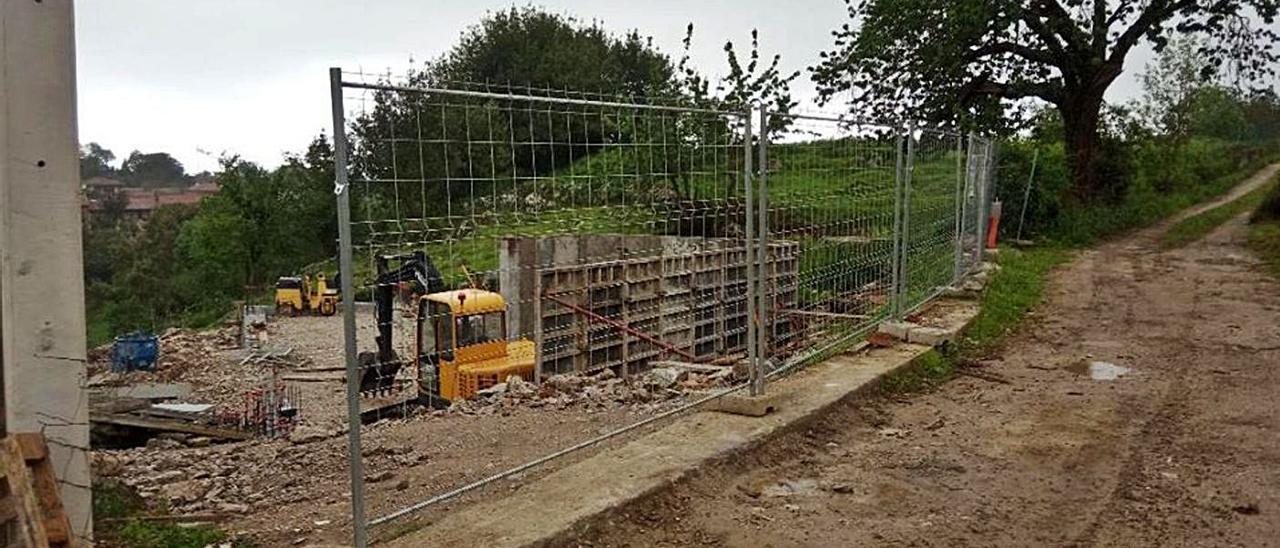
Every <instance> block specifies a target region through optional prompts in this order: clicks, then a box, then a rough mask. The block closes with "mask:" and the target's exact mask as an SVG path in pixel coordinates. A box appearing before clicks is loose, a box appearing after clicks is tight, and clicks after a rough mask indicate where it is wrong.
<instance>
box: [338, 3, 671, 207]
mask: <svg viewBox="0 0 1280 548" xmlns="http://www.w3.org/2000/svg"><path fill="white" fill-rule="evenodd" d="M673 70H674V69H673V68H672V66H671V62H670V59H669V58H667V56H665V55H663V54H662V53H660V52H658V51H657V50H655V49H654V48H653V46H652V43H651V42H650V40H648V39H646V38H643V37H641V36H640V35H639V34H637V33H635V32H631V33H628V34H626V35H624V36H622V37H620V38H619V37H616V36H613V35H611V34H609V33H608V32H607V31H606V30H605V29H604V28H603V27H601V26H600V25H599V24H596V23H592V24H590V25H584V24H582V23H580V22H578V21H577V20H575V19H573V18H570V17H565V16H561V15H557V14H552V13H548V12H545V11H542V10H540V9H537V8H532V7H526V8H512V9H509V10H505V11H499V12H494V13H491V14H489V15H487V16H486V17H485V18H484V19H483V20H481V21H480V23H479V24H477V25H475V26H473V27H471V28H470V29H468V30H467V31H466V32H465V33H464V34H463V36H462V38H461V40H460V41H459V43H458V44H457V45H456V46H454V48H453V49H451V50H450V51H449V52H448V53H446V54H445V55H444V56H442V57H441V58H440V59H438V60H436V61H434V62H430V63H427V64H426V65H425V67H424V68H423V69H421V70H419V71H415V72H413V73H411V74H410V75H409V78H408V80H409V83H410V84H411V85H413V86H417V87H449V88H453V89H471V90H480V91H485V90H489V91H497V92H506V91H507V90H514V91H516V92H518V93H521V92H523V93H532V94H551V95H556V96H564V95H566V94H567V95H571V96H573V97H588V98H595V97H596V96H597V94H598V93H605V94H609V95H610V96H611V97H616V96H617V95H626V96H630V97H633V98H636V99H642V98H646V97H665V96H669V95H671V94H673V93H674V90H675V81H674V78H673ZM552 110H554V114H553V112H552ZM629 118H630V116H629V115H628V114H627V113H625V112H619V111H618V109H606V108H600V107H589V106H577V105H556V107H555V109H549V108H547V106H546V105H542V104H534V103H530V102H528V101H518V100H517V101H513V100H506V99H489V98H470V97H462V96H456V95H445V94H435V93H382V92H380V93H375V94H374V108H373V109H372V110H371V111H370V112H369V113H368V114H366V115H365V116H362V117H360V118H359V119H357V120H356V121H355V122H354V123H353V127H352V130H353V133H354V135H353V139H352V142H353V144H354V148H353V162H352V163H353V166H354V170H355V171H356V173H357V175H358V176H359V177H361V178H365V179H368V180H374V181H391V180H401V181H403V180H412V181H423V182H426V181H457V180H466V181H468V182H469V184H467V185H464V186H461V187H453V186H451V185H449V184H424V185H421V188H417V189H415V190H416V191H415V192H413V193H398V189H397V187H396V185H392V184H377V185H372V186H371V187H370V188H368V192H365V193H363V194H358V195H357V196H356V199H357V200H359V204H358V211H369V210H370V209H371V208H372V206H374V205H378V206H379V207H381V204H390V207H393V208H399V211H400V213H401V215H404V216H412V217H417V218H423V219H430V218H436V217H439V216H440V214H441V213H442V212H444V211H445V210H446V205H447V204H449V203H454V202H458V201H459V200H472V199H479V198H483V197H492V196H495V195H497V194H504V193H506V192H507V191H508V190H510V189H511V188H512V187H513V186H514V185H516V184H518V183H519V182H521V181H526V180H529V179H530V178H531V177H535V176H545V175H549V174H551V173H554V172H556V171H558V170H560V169H564V168H566V167H568V166H569V165H570V164H572V163H574V162H575V161H577V160H580V159H582V158H586V157H588V156H590V155H592V154H593V153H595V152H597V151H599V150H601V149H603V148H605V147H607V146H609V145H610V144H613V143H619V142H627V141H628V140H631V139H633V138H635V135H634V134H633V132H634V131H635V130H636V128H634V127H632V125H631V124H630V122H631V120H629ZM464 142H466V143H467V144H466V145H462V143H464ZM546 143H556V145H555V146H547V145H546ZM362 191H363V189H362Z"/></svg>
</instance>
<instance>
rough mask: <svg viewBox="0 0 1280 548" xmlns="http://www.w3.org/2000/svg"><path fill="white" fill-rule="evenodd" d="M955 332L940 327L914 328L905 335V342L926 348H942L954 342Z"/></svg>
mask: <svg viewBox="0 0 1280 548" xmlns="http://www.w3.org/2000/svg"><path fill="white" fill-rule="evenodd" d="M955 338H956V332H955V331H951V330H949V329H943V328H941V327H916V328H913V329H912V330H911V332H910V333H908V335H907V342H909V343H913V344H923V345H927V346H942V345H944V344H947V343H950V342H953V341H955Z"/></svg>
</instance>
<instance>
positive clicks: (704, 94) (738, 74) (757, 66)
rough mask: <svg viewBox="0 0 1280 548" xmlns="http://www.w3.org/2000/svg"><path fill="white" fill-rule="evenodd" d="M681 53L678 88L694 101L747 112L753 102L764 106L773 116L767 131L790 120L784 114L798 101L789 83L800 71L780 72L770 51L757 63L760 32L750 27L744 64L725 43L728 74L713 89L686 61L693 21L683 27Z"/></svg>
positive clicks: (779, 128)
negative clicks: (748, 44) (764, 61)
mask: <svg viewBox="0 0 1280 548" xmlns="http://www.w3.org/2000/svg"><path fill="white" fill-rule="evenodd" d="M683 43H684V55H683V56H682V57H681V58H680V62H679V64H678V65H677V69H676V70H677V75H678V78H679V83H680V91H681V92H682V93H683V94H684V95H685V96H686V97H688V98H690V99H691V100H692V101H693V102H694V104H696V105H698V106H702V107H706V108H715V109H720V110H730V111H738V112H749V111H751V110H753V109H754V107H755V105H765V106H767V107H768V109H769V111H770V112H771V113H773V114H775V116H772V117H771V118H770V119H769V131H771V132H781V131H784V130H785V129H786V128H787V127H788V126H789V125H790V124H791V121H792V120H791V119H790V118H789V117H788V116H787V115H788V114H790V113H791V109H793V108H795V107H796V105H797V104H798V103H797V102H796V101H795V100H793V99H792V98H791V82H793V81H795V79H796V78H797V77H799V76H800V71H795V72H792V73H791V74H786V75H784V74H783V73H782V71H781V70H780V69H779V68H778V64H779V63H780V62H781V61H782V56H781V55H778V54H774V56H773V57H772V58H771V59H770V60H769V64H767V65H763V64H761V62H760V33H759V31H758V30H757V29H751V49H750V50H749V52H748V53H747V64H746V65H745V66H744V65H743V64H742V61H741V59H739V57H738V51H737V48H736V47H734V45H733V42H731V41H730V42H725V44H724V53H725V62H726V63H727V66H728V68H729V73H728V74H727V75H726V76H725V78H723V79H722V80H720V81H719V82H718V83H717V84H716V86H715V88H714V89H713V88H712V87H711V80H710V79H709V78H707V77H705V76H703V75H702V74H701V73H700V72H698V71H697V70H696V69H694V68H693V67H692V66H691V65H690V64H689V50H690V49H691V47H692V46H693V23H689V27H688V28H687V29H686V30H685V36H684V42H683Z"/></svg>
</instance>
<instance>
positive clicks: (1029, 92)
mask: <svg viewBox="0 0 1280 548" xmlns="http://www.w3.org/2000/svg"><path fill="white" fill-rule="evenodd" d="M975 95H988V96H993V97H999V98H1002V99H1026V98H1028V97H1037V98H1040V99H1043V100H1045V101H1047V102H1050V103H1053V104H1055V105H1056V104H1059V103H1061V102H1062V86H1061V85H1060V84H1058V83H1055V82H1053V81H1047V82H1036V83H1030V82H992V81H991V80H989V79H987V77H986V76H978V77H976V78H975V79H973V80H972V81H970V82H969V83H967V84H965V85H964V86H963V87H961V89H960V101H961V102H962V103H967V102H969V99H970V98H972V97H973V96H975Z"/></svg>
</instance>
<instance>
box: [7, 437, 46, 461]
mask: <svg viewBox="0 0 1280 548" xmlns="http://www.w3.org/2000/svg"><path fill="white" fill-rule="evenodd" d="M13 437H15V438H17V440H18V448H19V449H21V450H22V458H23V459H26V461H27V462H35V461H39V460H44V459H47V458H49V448H48V447H47V446H45V444H44V436H41V435H40V434H36V433H34V432H21V433H17V434H14V435H13Z"/></svg>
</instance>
